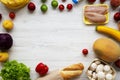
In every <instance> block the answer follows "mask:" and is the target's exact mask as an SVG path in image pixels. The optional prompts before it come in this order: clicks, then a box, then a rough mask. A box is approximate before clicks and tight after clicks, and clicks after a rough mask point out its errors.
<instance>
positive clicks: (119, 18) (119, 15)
mask: <svg viewBox="0 0 120 80" xmlns="http://www.w3.org/2000/svg"><path fill="white" fill-rule="evenodd" d="M114 20H115V21H119V20H120V12H117V13H115V14H114Z"/></svg>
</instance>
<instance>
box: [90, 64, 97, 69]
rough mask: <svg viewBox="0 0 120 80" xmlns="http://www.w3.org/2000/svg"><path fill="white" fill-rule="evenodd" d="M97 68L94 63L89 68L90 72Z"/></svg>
mask: <svg viewBox="0 0 120 80" xmlns="http://www.w3.org/2000/svg"><path fill="white" fill-rule="evenodd" d="M96 68H97V64H96V63H92V64H91V66H90V70H92V71H94V70H95V69H96Z"/></svg>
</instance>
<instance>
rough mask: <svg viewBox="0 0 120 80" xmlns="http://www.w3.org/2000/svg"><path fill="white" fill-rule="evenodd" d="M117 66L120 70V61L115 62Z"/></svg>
mask: <svg viewBox="0 0 120 80" xmlns="http://www.w3.org/2000/svg"><path fill="white" fill-rule="evenodd" d="M115 65H116V66H117V67H118V68H120V59H118V60H117V61H115Z"/></svg>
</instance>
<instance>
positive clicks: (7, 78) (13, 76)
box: [0, 60, 31, 80]
mask: <svg viewBox="0 0 120 80" xmlns="http://www.w3.org/2000/svg"><path fill="white" fill-rule="evenodd" d="M0 76H1V77H2V80H31V79H30V69H29V68H27V66H26V65H24V64H23V63H18V62H17V61H16V60H13V61H8V62H6V63H4V67H3V68H2V69H1V72H0Z"/></svg>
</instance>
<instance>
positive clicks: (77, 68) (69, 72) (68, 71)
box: [60, 63, 84, 80]
mask: <svg viewBox="0 0 120 80" xmlns="http://www.w3.org/2000/svg"><path fill="white" fill-rule="evenodd" d="M83 69H84V66H83V64H82V63H77V64H73V65H70V66H67V67H65V68H63V69H62V70H61V71H60V74H61V76H62V77H63V78H64V80H67V79H70V78H73V77H76V76H79V75H81V74H82V71H83Z"/></svg>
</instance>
